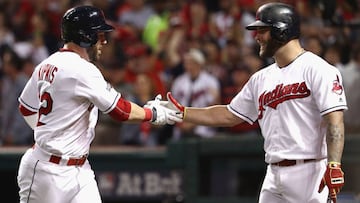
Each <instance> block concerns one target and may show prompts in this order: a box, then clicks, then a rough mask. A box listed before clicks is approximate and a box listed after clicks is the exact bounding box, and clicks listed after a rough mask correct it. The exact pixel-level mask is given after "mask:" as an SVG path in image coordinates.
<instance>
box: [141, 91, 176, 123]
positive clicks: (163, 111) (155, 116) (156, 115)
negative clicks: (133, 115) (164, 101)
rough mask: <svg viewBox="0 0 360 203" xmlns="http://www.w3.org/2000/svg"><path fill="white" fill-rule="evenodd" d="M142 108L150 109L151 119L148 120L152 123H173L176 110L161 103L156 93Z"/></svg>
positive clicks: (159, 96)
mask: <svg viewBox="0 0 360 203" xmlns="http://www.w3.org/2000/svg"><path fill="white" fill-rule="evenodd" d="M144 108H150V109H152V119H151V120H150V122H151V123H152V124H154V125H165V124H169V125H173V124H175V120H176V119H175V120H174V116H173V115H175V114H176V111H174V110H172V109H170V108H167V107H166V106H163V105H161V95H160V94H158V95H157V96H156V98H155V99H154V100H152V101H149V102H147V103H146V104H145V105H144Z"/></svg>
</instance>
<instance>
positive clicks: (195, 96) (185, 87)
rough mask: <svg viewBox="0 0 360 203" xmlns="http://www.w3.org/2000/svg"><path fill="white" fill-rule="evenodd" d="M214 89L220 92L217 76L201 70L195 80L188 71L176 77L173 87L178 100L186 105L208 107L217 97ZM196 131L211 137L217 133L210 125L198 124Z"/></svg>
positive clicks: (198, 133)
mask: <svg viewBox="0 0 360 203" xmlns="http://www.w3.org/2000/svg"><path fill="white" fill-rule="evenodd" d="M212 91H216V92H219V94H220V83H219V81H218V80H217V79H216V77H215V76H213V75H211V74H209V73H208V72H206V71H201V72H200V74H199V76H198V77H197V78H196V80H194V81H192V80H191V78H190V75H189V74H188V73H184V74H182V75H180V76H179V77H177V78H176V79H175V81H174V83H173V85H172V88H171V92H172V94H173V96H174V97H175V98H176V100H178V101H179V102H180V103H181V104H183V105H185V106H193V107H206V106H209V105H212V104H214V102H215V99H216V98H214V94H213V93H212ZM194 132H195V133H196V134H197V135H200V136H203V137H211V136H213V135H214V134H215V133H216V131H215V128H213V127H208V126H197V127H195V129H194ZM175 134H176V133H175ZM175 136H176V135H175Z"/></svg>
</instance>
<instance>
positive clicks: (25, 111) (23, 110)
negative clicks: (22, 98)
mask: <svg viewBox="0 0 360 203" xmlns="http://www.w3.org/2000/svg"><path fill="white" fill-rule="evenodd" d="M19 111H20V113H21V114H22V115H23V116H31V115H34V114H36V112H33V111H30V110H29V109H27V108H25V106H23V105H22V104H19Z"/></svg>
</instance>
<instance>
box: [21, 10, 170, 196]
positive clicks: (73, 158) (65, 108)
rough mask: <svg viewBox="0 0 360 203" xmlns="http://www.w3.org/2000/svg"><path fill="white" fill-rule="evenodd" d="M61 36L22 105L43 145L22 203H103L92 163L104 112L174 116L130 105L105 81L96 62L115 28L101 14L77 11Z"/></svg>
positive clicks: (25, 164) (28, 165) (28, 166)
mask: <svg viewBox="0 0 360 203" xmlns="http://www.w3.org/2000/svg"><path fill="white" fill-rule="evenodd" d="M61 28H62V29H61V30H62V38H63V40H64V42H65V44H64V46H63V48H62V49H61V50H60V51H58V52H56V53H54V54H52V55H51V56H49V57H48V58H47V59H45V60H44V61H43V62H41V63H40V64H39V65H38V66H37V67H36V68H35V70H34V72H33V74H32V76H31V78H30V79H29V81H28V83H27V84H26V86H25V88H24V90H23V92H22V94H21V95H20V97H19V102H20V105H19V108H20V112H21V113H22V114H23V116H24V118H25V120H27V121H28V123H29V125H30V126H31V127H32V128H33V129H34V140H35V144H34V145H33V147H32V148H30V149H29V150H27V151H26V153H25V154H24V155H23V157H22V159H21V163H20V166H19V171H18V185H19V188H20V191H19V195H20V202H21V203H25V202H27V203H31V202H33V203H35V202H36V203H50V202H51V203H70V202H71V203H83V202H93V203H100V202H101V197H100V194H99V191H98V187H97V183H96V180H95V176H94V172H93V170H92V168H91V165H90V164H89V162H88V160H87V156H88V154H89V148H90V144H91V142H92V140H93V139H94V136H95V135H94V128H95V125H96V123H97V118H98V111H99V110H100V111H102V112H103V113H108V114H109V115H110V116H111V117H112V118H114V119H115V120H118V121H133V122H145V121H150V122H152V123H153V124H155V125H164V124H173V123H174V122H172V121H171V120H170V119H169V118H168V117H165V116H166V115H167V114H165V111H169V110H167V109H165V108H164V107H162V106H160V105H157V104H156V103H155V104H154V105H153V106H150V108H147V107H146V108H145V107H144V108H143V107H140V106H138V105H136V104H134V103H132V102H129V101H127V100H125V99H123V98H122V96H121V94H120V93H118V92H116V91H115V90H114V89H113V88H112V87H111V86H110V85H109V84H108V83H107V82H106V81H105V80H104V78H103V76H102V74H101V72H100V71H99V69H98V68H97V67H96V66H95V61H96V60H98V59H99V57H100V55H101V48H102V46H103V45H105V44H106V38H105V33H106V32H110V31H112V30H113V27H112V26H110V25H108V24H106V22H105V18H104V15H103V13H102V11H101V10H100V9H98V8H95V7H92V6H79V7H74V8H72V9H69V10H68V11H67V12H66V13H65V14H64V16H63V19H62V27H61ZM92 62H94V63H92Z"/></svg>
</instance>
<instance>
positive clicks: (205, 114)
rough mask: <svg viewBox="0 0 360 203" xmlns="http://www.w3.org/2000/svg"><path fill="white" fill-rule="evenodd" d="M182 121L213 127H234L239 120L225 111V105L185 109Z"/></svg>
mask: <svg viewBox="0 0 360 203" xmlns="http://www.w3.org/2000/svg"><path fill="white" fill-rule="evenodd" d="M184 121H186V122H191V123H194V124H197V125H206V126H213V127H218V126H219V127H220V126H222V127H227V126H234V125H236V124H237V123H239V120H237V119H235V116H234V115H233V114H232V113H230V112H229V111H228V110H227V108H226V105H214V106H209V107H206V108H195V107H186V110H185V117H184Z"/></svg>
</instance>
